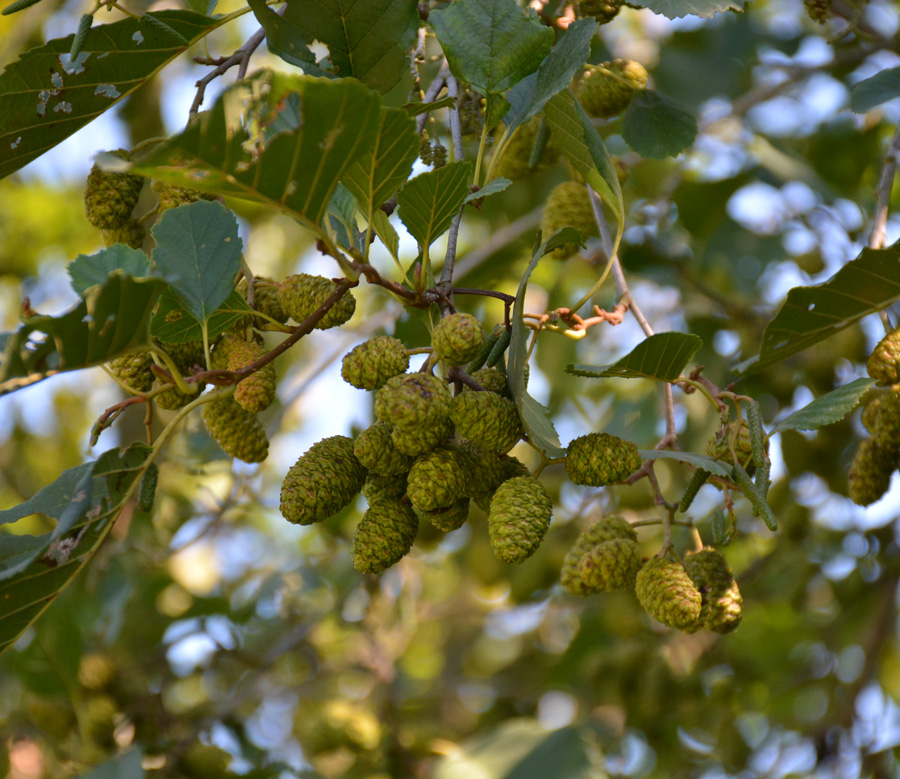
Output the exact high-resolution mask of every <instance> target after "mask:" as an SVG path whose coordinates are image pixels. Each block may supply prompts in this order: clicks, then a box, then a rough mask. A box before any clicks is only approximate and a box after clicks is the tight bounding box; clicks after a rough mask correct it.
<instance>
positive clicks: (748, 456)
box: [706, 422, 769, 476]
mask: <svg viewBox="0 0 900 779" xmlns="http://www.w3.org/2000/svg"><path fill="white" fill-rule="evenodd" d="M732 436H733V437H734V443H733V446H734V454H736V455H737V458H738V461H739V463H740V465H742V466H743V467H744V468H745V469H746V471H747V473H749V474H750V475H751V476H752V475H753V474H754V472H755V471H756V466H755V465H754V463H753V445H752V444H751V443H750V428H749V426H748V425H747V424H746V422H730V423H729V424H727V425H726V426H725V427H724V428H723V429H721V430H719V431H718V432H717V433H716V435H715V438H713V440H712V441H710V442H709V444H708V445H707V447H706V454H708V455H709V456H710V457H712V458H713V459H715V460H719V461H720V462H724V463H728V464H729V465H734V456H733V455H732V454H731V449H730V448H729V442H730V441H731V438H732ZM765 449H766V451H768V450H769V442H768V440H767V441H766V444H765Z"/></svg>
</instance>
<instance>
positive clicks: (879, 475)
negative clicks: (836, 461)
mask: <svg viewBox="0 0 900 779" xmlns="http://www.w3.org/2000/svg"><path fill="white" fill-rule="evenodd" d="M897 464H898V452H897V450H896V449H890V448H888V447H886V446H882V444H881V442H880V441H879V440H878V439H877V438H866V439H865V440H864V441H863V442H862V443H860V445H859V449H857V451H856V456H855V457H854V458H853V462H852V463H851V464H850V473H849V475H848V477H847V494H848V495H849V496H850V500H852V501H853V502H854V503H856V504H857V505H858V506H868V505H870V504H872V503H875V502H876V501H878V500H880V499H881V497H882V496H883V495H884V493H886V492H887V491H888V488H889V487H890V486H891V476H892V475H893V473H894V470H895V469H896V468H897Z"/></svg>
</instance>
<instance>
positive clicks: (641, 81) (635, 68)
mask: <svg viewBox="0 0 900 779" xmlns="http://www.w3.org/2000/svg"><path fill="white" fill-rule="evenodd" d="M646 87H647V70H646V69H645V68H644V66H643V65H641V64H640V63H639V62H635V61H634V60H620V59H618V60H612V61H610V62H601V63H600V64H599V65H597V66H596V67H593V68H591V69H590V70H589V71H588V72H587V74H585V76H584V78H582V79H581V81H579V82H578V84H577V86H576V88H575V95H576V97H577V98H578V102H579V103H581V106H582V108H584V110H585V111H587V113H588V114H589V115H590V116H594V117H597V118H600V119H609V118H610V117H612V116H618V115H619V114H621V113H622V111H624V110H625V109H626V108H628V104H629V103H631V100H632V98H633V97H634V93H635V90H638V89H646Z"/></svg>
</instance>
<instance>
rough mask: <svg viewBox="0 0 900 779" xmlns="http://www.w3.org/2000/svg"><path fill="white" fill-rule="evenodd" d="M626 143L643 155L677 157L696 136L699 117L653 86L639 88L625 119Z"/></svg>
mask: <svg viewBox="0 0 900 779" xmlns="http://www.w3.org/2000/svg"><path fill="white" fill-rule="evenodd" d="M622 136H623V137H624V138H625V142H626V143H627V144H628V145H629V146H630V147H631V148H632V149H634V150H635V151H636V152H637V153H638V154H640V155H641V156H642V157H651V158H653V159H657V160H661V159H663V158H664V157H675V156H676V155H678V154H681V152H683V151H684V150H685V149H687V148H688V147H689V146H690V145H691V144H692V143H693V142H694V139H695V138H696V137H697V120H696V119H695V118H694V117H693V116H691V114H689V113H688V112H687V111H685V110H684V109H683V108H682V107H681V106H680V105H678V103H676V102H675V101H674V100H672V99H671V98H669V97H666V96H665V95H661V94H660V93H659V92H654V91H653V90H652V89H641V90H638V91H637V92H636V93H635V95H634V99H633V100H632V101H631V104H630V105H629V106H628V110H627V111H626V112H625V118H624V119H623V121H622Z"/></svg>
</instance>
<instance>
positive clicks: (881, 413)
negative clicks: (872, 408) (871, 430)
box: [875, 388, 900, 450]
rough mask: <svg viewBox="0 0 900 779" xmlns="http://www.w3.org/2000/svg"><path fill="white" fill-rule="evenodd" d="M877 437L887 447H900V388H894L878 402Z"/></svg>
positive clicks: (880, 443)
mask: <svg viewBox="0 0 900 779" xmlns="http://www.w3.org/2000/svg"><path fill="white" fill-rule="evenodd" d="M875 438H876V439H877V441H878V444H879V445H880V446H882V447H884V448H885V449H888V450H897V449H900V388H898V389H892V390H891V391H890V392H889V393H887V395H885V396H884V397H883V398H882V399H881V403H879V404H878V416H877V419H876V421H875Z"/></svg>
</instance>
